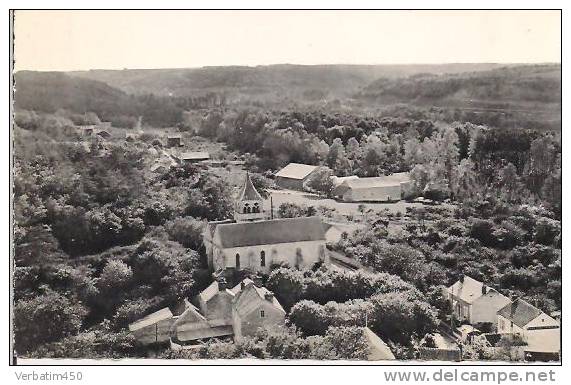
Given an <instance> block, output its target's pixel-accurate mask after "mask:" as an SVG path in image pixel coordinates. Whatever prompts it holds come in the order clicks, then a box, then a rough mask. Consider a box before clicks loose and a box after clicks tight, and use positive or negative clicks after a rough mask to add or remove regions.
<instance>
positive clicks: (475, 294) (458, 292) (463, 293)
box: [448, 276, 484, 303]
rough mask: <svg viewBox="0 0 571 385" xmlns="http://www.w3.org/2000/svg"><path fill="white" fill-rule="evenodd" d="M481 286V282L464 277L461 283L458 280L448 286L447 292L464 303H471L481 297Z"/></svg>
mask: <svg viewBox="0 0 571 385" xmlns="http://www.w3.org/2000/svg"><path fill="white" fill-rule="evenodd" d="M483 286H484V284H483V283H482V282H480V281H476V280H475V279H474V278H470V277H468V276H465V277H464V280H463V281H462V280H458V281H456V283H454V285H452V286H450V287H449V288H448V292H450V293H451V294H452V295H454V296H455V297H458V298H460V299H461V300H462V301H464V302H466V303H472V302H474V301H475V300H477V299H478V298H480V297H481V296H482V295H483V293H482V287H483Z"/></svg>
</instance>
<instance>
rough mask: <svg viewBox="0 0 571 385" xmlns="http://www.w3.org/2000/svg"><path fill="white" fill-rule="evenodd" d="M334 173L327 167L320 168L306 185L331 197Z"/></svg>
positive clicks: (311, 189)
mask: <svg viewBox="0 0 571 385" xmlns="http://www.w3.org/2000/svg"><path fill="white" fill-rule="evenodd" d="M332 177H333V173H332V172H331V170H329V169H326V168H320V169H318V170H317V171H316V172H314V173H313V174H311V175H310V177H309V179H308V181H307V182H306V184H305V187H306V188H308V189H309V190H310V191H317V192H319V193H320V194H323V195H325V196H326V197H331V194H332V192H333V181H332Z"/></svg>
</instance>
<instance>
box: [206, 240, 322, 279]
mask: <svg viewBox="0 0 571 385" xmlns="http://www.w3.org/2000/svg"><path fill="white" fill-rule="evenodd" d="M262 252H263V254H262ZM219 253H220V254H221V256H223V257H222V258H214V260H213V261H214V266H213V267H214V270H217V269H224V268H227V267H234V268H237V269H246V268H248V269H250V270H253V271H261V272H269V271H270V266H271V265H272V264H279V263H287V264H288V265H289V266H291V267H301V268H304V267H305V268H308V267H311V266H313V265H314V264H315V263H317V262H319V261H324V262H325V263H329V259H328V254H327V252H326V250H325V241H307V242H292V243H279V244H274V245H256V246H246V247H234V248H228V249H223V250H219ZM236 255H239V264H240V265H239V266H237V262H238V261H237V258H236ZM262 255H265V263H262Z"/></svg>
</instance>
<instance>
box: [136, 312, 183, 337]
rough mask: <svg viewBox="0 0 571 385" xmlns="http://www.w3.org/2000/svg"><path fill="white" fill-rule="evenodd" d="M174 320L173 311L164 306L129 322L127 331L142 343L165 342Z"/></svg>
mask: <svg viewBox="0 0 571 385" xmlns="http://www.w3.org/2000/svg"><path fill="white" fill-rule="evenodd" d="M174 322H175V317H174V315H173V313H172V312H171V310H170V309H169V308H168V307H166V308H164V309H161V310H158V311H156V312H154V313H151V314H149V315H147V316H145V317H143V318H141V319H140V320H138V321H136V322H133V323H131V324H129V331H130V332H131V333H132V334H133V336H134V337H135V338H136V339H137V340H138V341H139V342H141V343H143V344H151V343H155V342H166V341H168V340H169V339H170V335H171V333H170V330H171V326H172V325H173V323H174Z"/></svg>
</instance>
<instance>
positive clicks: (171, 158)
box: [79, 126, 561, 361]
mask: <svg viewBox="0 0 571 385" xmlns="http://www.w3.org/2000/svg"><path fill="white" fill-rule="evenodd" d="M79 130H80V133H81V134H80V135H81V136H82V137H84V138H87V140H92V139H93V138H95V140H96V143H98V146H99V148H100V149H102V150H104V149H105V146H106V141H108V140H111V138H112V136H114V137H115V138H116V140H117V139H119V140H120V138H121V135H122V132H121V131H120V130H117V129H115V128H111V127H110V126H103V127H94V126H87V127H81V128H79ZM110 132H114V135H112V134H111V133H110ZM141 135H145V133H144V132H143V130H142V129H141V128H139V129H138V130H135V131H134V132H132V131H128V132H126V133H125V137H124V140H125V141H127V142H133V141H137V140H139V138H140V136H141ZM196 143H197V144H198V145H196ZM149 148H150V150H149V151H150V153H151V155H152V159H154V161H152V162H151V163H149V164H150V166H149V171H150V172H151V173H154V174H157V173H165V172H167V171H168V170H169V169H171V168H173V167H180V166H184V165H198V166H200V167H207V168H211V169H212V170H214V172H216V170H219V172H222V175H224V177H226V176H227V175H225V174H224V172H226V171H227V170H228V169H230V170H231V171H230V174H231V177H232V179H231V180H232V181H233V183H234V185H235V189H234V191H235V197H234V199H235V200H234V202H233V218H232V219H226V220H222V221H210V222H208V223H207V225H206V227H205V229H204V231H203V234H202V239H203V244H204V247H205V252H206V257H207V262H208V268H209V270H210V272H211V284H210V285H209V286H208V287H207V288H205V289H204V290H203V291H201V292H200V293H199V294H198V295H197V296H196V297H193V298H184V299H183V300H182V301H180V302H178V303H176V304H172V305H171V306H169V307H165V308H162V309H160V310H158V311H155V312H153V313H150V314H147V315H145V316H144V317H143V318H141V319H139V320H136V321H135V322H132V323H131V324H129V326H128V329H129V331H130V333H132V335H133V336H134V337H135V338H136V339H137V340H138V341H139V342H140V343H142V344H144V345H147V346H149V347H153V346H155V347H156V346H169V348H170V349H172V350H175V351H180V350H196V349H199V348H200V347H201V346H204V344H206V343H209V342H211V341H235V342H240V341H242V340H244V338H247V337H253V336H255V335H256V334H257V333H259V332H260V330H263V329H267V328H276V327H278V328H279V327H285V325H286V324H287V323H288V312H287V311H286V310H284V307H283V306H282V305H281V304H280V302H279V300H278V299H277V298H276V296H275V294H274V293H273V292H272V291H270V290H268V289H267V288H266V287H264V286H263V281H264V279H263V276H264V275H265V276H266V278H267V275H268V274H269V273H270V272H271V271H272V269H274V268H276V267H277V266H289V267H292V268H295V269H300V270H305V269H312V268H315V267H316V266H325V267H327V268H331V269H334V270H339V271H349V272H351V271H358V270H361V271H364V272H365V273H367V272H368V271H370V270H369V269H368V268H367V267H364V266H363V265H362V264H361V263H359V262H358V261H357V260H354V259H352V258H349V257H347V256H346V255H344V254H343V253H342V252H339V250H335V248H334V247H333V245H334V244H335V243H337V242H339V241H340V240H341V238H342V237H346V236H347V234H348V233H351V232H353V231H355V230H358V229H362V228H364V227H365V224H366V222H365V220H364V218H366V215H367V214H366V213H367V212H368V213H374V212H375V211H383V212H385V213H389V215H391V216H392V215H393V214H396V213H399V214H398V216H397V215H395V216H394V218H395V219H397V218H399V216H402V217H400V219H399V221H402V220H406V216H404V214H405V213H406V208H407V207H419V206H421V207H422V206H424V205H432V204H435V203H437V202H435V203H433V202H431V201H430V200H429V199H422V198H419V199H415V200H409V201H408V202H407V201H405V200H404V196H405V193H406V191H407V188H408V186H409V185H410V183H411V181H410V176H409V175H408V173H396V174H392V175H387V176H381V177H358V176H356V175H353V176H345V177H336V176H334V175H333V176H330V183H331V186H332V191H331V195H330V197H327V196H325V197H324V196H322V195H321V194H319V192H315V191H313V192H311V189H308V187H307V184H308V181H310V180H311V178H312V176H314V175H315V174H316V173H318V172H319V171H320V170H322V169H323V166H315V165H308V164H299V163H290V164H288V165H286V166H285V167H283V168H282V169H281V170H279V171H277V172H276V173H275V174H274V175H273V176H272V177H273V178H274V181H275V184H274V187H273V188H272V189H270V190H269V194H268V195H267V196H266V198H263V197H262V195H261V194H260V193H259V192H258V191H257V189H256V188H255V187H254V184H253V183H252V180H251V178H250V175H249V173H248V171H247V169H245V167H246V166H245V162H244V161H243V160H241V159H240V157H236V156H235V160H230V161H228V160H225V159H216V158H213V157H212V155H211V154H210V152H209V151H208V150H207V149H212V148H213V147H212V143H208V141H204V140H202V139H200V138H199V137H198V138H197V137H195V136H189V135H188V134H186V135H183V134H180V133H169V134H166V135H164V134H163V135H160V136H158V137H157V138H155V139H153V140H152V141H150V145H149ZM214 148H215V151H219V153H218V158H220V151H221V150H220V147H219V146H218V147H214ZM223 148H224V147H222V149H223ZM222 151H223V150H222ZM288 203H293V204H308V203H309V204H312V205H314V206H316V207H317V206H319V207H321V208H322V210H320V211H318V210H315V211H314V212H313V213H312V215H311V216H307V217H294V218H279V217H278V210H277V208H278V207H279V206H280V205H282V204H288ZM444 204H446V203H444ZM325 208H328V210H325ZM323 210H325V212H327V213H328V215H327V216H322V215H320V214H321V213H322V212H324V211H323ZM331 212H333V213H335V215H331ZM443 296H444V298H446V300H447V301H448V305H449V309H450V312H451V314H450V315H451V317H449V319H450V324H447V323H445V322H442V321H441V322H440V325H439V326H438V330H437V332H436V333H431V334H428V335H426V336H425V337H424V339H423V340H429V341H430V344H426V346H430V347H421V348H420V349H419V350H418V353H417V354H418V355H417V356H416V357H415V358H416V359H420V360H443V361H461V360H462V359H463V358H462V350H463V349H465V347H466V346H468V347H469V346H470V345H482V344H483V345H485V346H487V347H489V349H490V350H491V351H493V350H494V349H501V350H504V351H505V350H506V346H505V341H509V347H508V348H507V351H508V355H509V357H510V358H511V359H512V360H516V361H520V360H521V361H523V360H534V361H535V360H553V359H557V358H558V357H559V352H560V347H561V346H560V340H561V334H560V321H559V317H560V313H557V314H552V315H551V316H550V315H548V314H546V313H545V312H543V311H542V310H541V309H539V308H537V307H535V306H533V305H532V304H530V303H528V302H526V301H524V300H523V299H520V298H517V297H513V298H509V297H507V296H505V295H502V294H501V293H500V292H499V291H497V290H496V289H495V288H494V287H491V286H489V285H487V284H486V283H485V282H480V281H478V280H476V279H473V278H471V277H469V276H464V275H462V276H461V277H460V279H459V280H458V281H457V282H455V283H454V284H453V285H451V286H450V287H447V288H445V289H444V292H443ZM378 316H380V317H382V314H379V315H378ZM363 327H364V330H365V332H364V336H366V341H367V342H368V352H369V354H368V356H367V357H368V359H369V360H394V359H395V355H394V354H393V352H391V349H390V348H389V346H388V345H387V344H386V343H385V342H384V341H383V340H382V339H381V338H380V337H379V336H378V335H376V334H375V333H374V332H373V331H371V330H370V329H369V328H368V327H367V326H366V324H364V325H363ZM500 340H502V341H504V345H502V346H501V347H500V346H499V345H497V344H498V342H499V341H500ZM165 344H166V345H165ZM496 346H497V347H496Z"/></svg>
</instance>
